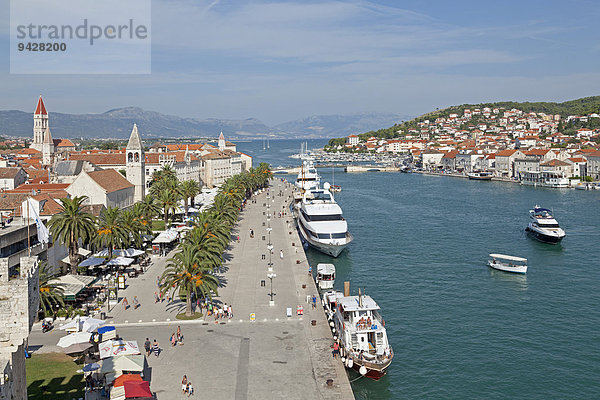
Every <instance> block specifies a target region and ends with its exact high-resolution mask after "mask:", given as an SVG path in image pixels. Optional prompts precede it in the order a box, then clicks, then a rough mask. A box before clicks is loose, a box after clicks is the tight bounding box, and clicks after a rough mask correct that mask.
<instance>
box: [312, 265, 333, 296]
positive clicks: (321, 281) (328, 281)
mask: <svg viewBox="0 0 600 400" xmlns="http://www.w3.org/2000/svg"><path fill="white" fill-rule="evenodd" d="M316 282H317V287H318V288H319V289H320V290H328V289H333V284H334V283H335V265H333V264H317V278H316Z"/></svg>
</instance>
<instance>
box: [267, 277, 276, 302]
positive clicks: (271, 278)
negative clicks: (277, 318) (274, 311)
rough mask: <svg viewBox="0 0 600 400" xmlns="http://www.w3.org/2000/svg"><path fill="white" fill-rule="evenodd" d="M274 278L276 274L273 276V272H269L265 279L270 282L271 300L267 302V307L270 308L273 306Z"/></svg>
mask: <svg viewBox="0 0 600 400" xmlns="http://www.w3.org/2000/svg"><path fill="white" fill-rule="evenodd" d="M276 277H277V274H275V273H274V272H269V273H268V274H267V278H269V280H270V281H271V293H270V296H271V300H269V305H270V306H274V305H275V301H274V300H273V278H276Z"/></svg>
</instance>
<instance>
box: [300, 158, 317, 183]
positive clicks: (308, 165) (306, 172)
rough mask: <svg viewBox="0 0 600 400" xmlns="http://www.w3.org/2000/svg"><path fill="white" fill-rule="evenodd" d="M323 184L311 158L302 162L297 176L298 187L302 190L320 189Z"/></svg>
mask: <svg viewBox="0 0 600 400" xmlns="http://www.w3.org/2000/svg"><path fill="white" fill-rule="evenodd" d="M320 184H321V177H320V176H319V174H318V173H317V169H316V168H315V166H314V164H313V161H312V160H311V159H307V160H304V161H303V162H302V168H300V173H299V174H298V177H297V178H296V187H297V188H299V189H302V190H312V189H318V188H319V186H320Z"/></svg>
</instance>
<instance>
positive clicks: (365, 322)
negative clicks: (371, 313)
mask: <svg viewBox="0 0 600 400" xmlns="http://www.w3.org/2000/svg"><path fill="white" fill-rule="evenodd" d="M372 324H373V322H372V321H371V317H368V318H367V319H365V317H362V318H361V319H359V320H358V323H357V324H356V325H357V326H358V328H359V329H367V328H371V325H372Z"/></svg>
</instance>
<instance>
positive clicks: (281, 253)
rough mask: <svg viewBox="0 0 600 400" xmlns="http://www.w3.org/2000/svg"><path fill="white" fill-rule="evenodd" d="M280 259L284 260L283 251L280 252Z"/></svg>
mask: <svg viewBox="0 0 600 400" xmlns="http://www.w3.org/2000/svg"><path fill="white" fill-rule="evenodd" d="M279 258H281V259H282V260H283V250H279Z"/></svg>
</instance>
